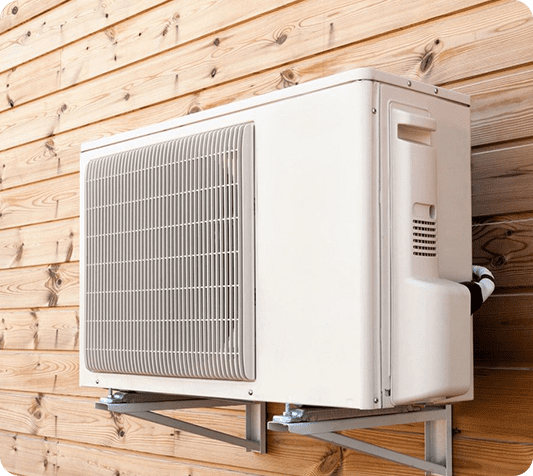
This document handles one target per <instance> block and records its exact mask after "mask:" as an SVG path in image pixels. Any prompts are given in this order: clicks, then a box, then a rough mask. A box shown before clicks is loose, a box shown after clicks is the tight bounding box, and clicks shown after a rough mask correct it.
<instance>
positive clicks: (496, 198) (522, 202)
mask: <svg viewBox="0 0 533 476" xmlns="http://www.w3.org/2000/svg"><path fill="white" fill-rule="evenodd" d="M530 128H531V131H530V133H531V132H533V120H532V121H530ZM481 130H482V129H480V131H481ZM531 190H533V141H531V139H529V140H528V141H527V142H525V143H518V144H516V143H511V144H505V145H501V146H500V147H494V148H490V149H488V150H481V151H476V150H474V151H473V154H472V214H473V216H475V217H481V216H485V215H505V214H509V213H517V212H526V211H532V210H533V196H532V194H531Z"/></svg>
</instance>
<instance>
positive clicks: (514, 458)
mask: <svg viewBox="0 0 533 476" xmlns="http://www.w3.org/2000/svg"><path fill="white" fill-rule="evenodd" d="M453 451H454V453H453V470H454V471H453V474H455V475H457V476H485V475H487V476H489V475H490V476H492V475H494V476H496V475H498V476H517V475H519V474H523V473H525V472H526V470H527V469H528V468H529V467H530V465H531V463H532V461H533V444H531V443H520V442H512V443H510V442H502V441H487V440H475V439H470V438H463V437H460V436H459V437H456V438H455V439H454V444H453Z"/></svg>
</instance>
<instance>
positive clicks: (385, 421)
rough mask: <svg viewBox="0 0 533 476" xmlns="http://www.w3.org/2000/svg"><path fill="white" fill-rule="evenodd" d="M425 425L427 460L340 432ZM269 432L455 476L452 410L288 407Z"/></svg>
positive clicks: (434, 408) (447, 408) (272, 422)
mask: <svg viewBox="0 0 533 476" xmlns="http://www.w3.org/2000/svg"><path fill="white" fill-rule="evenodd" d="M415 422H424V423H425V429H424V432H425V459H424V460H423V459H420V458H415V457H412V456H409V455H406V454H403V453H399V452H397V451H392V450H388V449H386V448H382V447H380V446H376V445H373V444H370V443H365V442H364V441H361V440H357V439H355V438H350V437H347V436H344V435H341V434H339V433H336V432H338V431H345V430H355V429H363V428H375V427H379V426H390V425H403V424H407V423H415ZM268 429H269V430H273V431H282V432H290V433H297V434H300V435H307V436H309V437H311V438H315V439H317V440H322V441H326V442H328V443H334V444H336V445H338V446H342V447H344V448H349V449H352V450H355V451H359V452H361V453H366V454H369V455H372V456H376V457H378V458H382V459H386V460H389V461H393V462H395V463H399V464H403V465H406V466H410V467H412V468H416V469H420V470H422V471H425V472H426V475H432V474H437V475H441V476H452V406H451V405H447V406H445V407H443V406H438V407H437V406H431V407H411V406H407V407H397V408H393V409H384V410H368V411H364V410H349V409H340V408H339V409H326V408H319V407H315V408H313V407H309V408H306V407H300V408H298V407H297V408H292V407H291V406H290V405H289V404H287V405H286V409H285V412H284V413H283V415H279V416H275V417H274V419H273V420H272V421H271V422H269V423H268Z"/></svg>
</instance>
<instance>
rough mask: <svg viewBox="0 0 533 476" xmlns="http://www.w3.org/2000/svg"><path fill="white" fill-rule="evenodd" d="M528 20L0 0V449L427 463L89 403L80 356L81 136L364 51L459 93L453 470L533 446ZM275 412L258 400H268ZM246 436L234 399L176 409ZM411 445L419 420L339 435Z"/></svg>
mask: <svg viewBox="0 0 533 476" xmlns="http://www.w3.org/2000/svg"><path fill="white" fill-rule="evenodd" d="M532 44H533V17H532V15H531V12H530V11H529V10H528V9H527V7H526V6H525V5H524V4H523V3H521V2H518V1H514V0H443V1H439V2H428V1H427V0H412V1H410V2H408V4H407V3H406V2H405V0H385V1H382V0H346V1H340V0H339V1H337V0H333V1H332V0H257V1H254V2H242V1H241V0H218V1H213V0H197V1H194V2H191V1H187V0H156V1H154V0H152V1H148V0H138V1H134V2H132V1H127V0H109V1H106V2H102V1H100V0H70V1H64V0H38V1H37V0H15V1H12V2H10V3H9V4H8V5H7V6H6V7H5V8H4V9H3V10H2V11H1V12H0V460H1V462H2V464H3V466H4V467H5V468H6V469H7V470H8V471H10V472H12V473H13V474H16V475H20V476H45V475H46V476H48V475H54V476H61V475H65V476H77V475H80V476H81V475H87V474H91V475H95V476H119V475H133V474H135V475H138V476H148V475H154V474H157V475H161V476H166V475H168V476H170V475H173V476H174V475H177V476H191V475H197V476H222V475H228V474H233V475H235V476H252V475H265V476H267V475H277V474H279V475H294V476H333V475H337V476H345V475H346V476H347V475H352V474H353V475H355V474H357V475H361V476H365V475H368V476H371V475H374V476H377V475H383V474H395V475H400V476H415V475H418V476H422V475H423V472H421V471H417V470H413V469H410V468H407V467H403V466H400V465H397V464H394V463H389V462H385V461H381V460H378V459H376V458H373V457H370V456H366V455H362V454H359V453H356V452H354V451H347V450H341V449H339V448H337V447H335V446H333V445H328V444H325V443H321V442H319V441H316V440H312V439H306V438H303V437H298V436H295V435H287V434H279V433H274V432H269V433H268V453H267V454H266V455H261V456H260V455H256V454H253V453H247V452H245V451H244V450H242V449H240V448H235V447H232V446H229V445H226V444H224V443H221V442H216V441H212V440H207V439H204V438H202V437H199V436H194V435H191V434H187V433H184V432H179V431H172V430H170V429H168V428H165V427H161V426H157V425H155V424H151V423H148V422H142V421H140V420H136V419H134V418H130V417H125V416H121V415H114V414H111V413H108V412H102V411H98V410H95V408H94V402H95V401H96V400H97V399H98V397H99V396H101V395H103V394H104V393H103V391H102V390H97V389H91V388H81V387H79V384H78V371H79V354H78V350H79V316H78V308H79V299H80V296H79V263H78V260H79V153H80V145H81V144H82V143H83V142H86V141H88V140H93V139H98V138H103V137H108V136H110V135H112V134H116V133H120V132H124V131H128V130H132V129H135V128H138V127H142V126H145V125H148V124H152V123H155V122H160V121H163V120H166V119H170V118H174V117H178V116H182V115H186V114H191V113H194V112H197V111H200V110H205V109H210V108H212V107H216V106H218V105H221V104H226V103H231V102H233V101H237V100H240V99H244V98H248V97H253V96H257V95H261V94H264V93H266V92H269V91H274V90H276V89H282V88H287V87H291V86H293V85H296V84H299V83H304V82H307V81H310V80H313V79H317V78H320V77H324V76H328V75H331V74H334V73H338V72H342V71H347V70H349V69H352V68H356V67H365V66H372V67H377V68H380V69H382V70H384V71H387V72H391V73H395V74H400V75H403V76H405V77H407V78H411V79H416V80H421V81H424V82H427V83H431V84H436V85H440V86H444V87H448V88H451V89H455V90H457V91H460V92H463V93H467V94H470V95H471V97H472V108H471V110H472V147H473V148H472V207H473V214H474V223H473V228H472V233H473V253H474V261H475V262H476V263H477V264H482V265H484V266H488V267H489V268H490V269H491V270H492V271H493V272H494V274H495V276H496V280H497V290H496V294H497V295H496V296H495V297H493V298H491V299H490V300H489V301H488V302H487V303H486V304H485V306H484V307H483V308H482V309H481V311H480V312H479V313H477V314H476V315H475V316H474V331H475V355H474V357H475V365H476V372H475V400H474V401H473V402H466V403H461V404H458V405H455V407H454V467H455V471H454V474H457V475H460V476H486V475H493V474H494V475H496V474H497V475H503V476H512V475H517V474H520V473H522V472H524V471H525V470H526V469H527V468H528V467H529V465H530V464H531V461H532V459H533V436H532V432H531V428H532V427H533V406H532V404H531V398H530V393H531V388H532V387H533V350H532V348H533V347H532V345H531V342H532V339H533V318H532V315H533V313H532V312H531V311H532V306H533V278H532V276H533V251H532V246H533V228H532V227H533V178H532V177H533V173H532V170H533V99H532V98H533V86H532V84H533V48H532V47H531V45H532ZM282 411H283V406H282V405H281V404H280V403H269V404H268V412H269V415H270V416H272V415H273V414H279V413H280V412H282ZM170 414H172V415H176V416H179V418H182V419H184V420H186V421H189V422H191V423H195V424H200V425H206V426H209V427H212V428H214V429H217V430H220V431H227V432H229V433H231V434H234V435H237V436H243V432H244V428H245V426H244V412H243V409H242V408H239V407H236V408H224V409H204V410H189V411H181V412H170ZM348 434H349V435H350V436H354V437H357V438H361V439H363V440H365V441H369V442H371V443H375V444H379V445H382V446H384V447H387V448H390V449H393V450H397V451H403V452H405V453H407V454H410V455H412V456H417V457H422V456H423V453H424V438H423V425H420V424H415V425H405V426H400V427H386V428H380V429H374V430H360V431H354V432H348Z"/></svg>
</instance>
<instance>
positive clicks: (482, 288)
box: [461, 266, 496, 314]
mask: <svg viewBox="0 0 533 476" xmlns="http://www.w3.org/2000/svg"><path fill="white" fill-rule="evenodd" d="M472 273H473V274H474V275H475V276H476V277H477V280H476V281H469V282H466V283H461V284H462V285H464V286H466V287H467V288H468V290H469V291H470V314H474V312H476V311H477V310H478V309H479V308H480V307H481V305H482V304H483V303H484V302H485V301H486V300H487V299H488V298H489V296H490V295H491V294H492V292H493V291H494V288H495V287H496V284H495V283H496V282H495V280H494V276H493V275H492V273H491V272H490V271H489V270H488V269H487V268H483V267H482V266H472Z"/></svg>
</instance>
